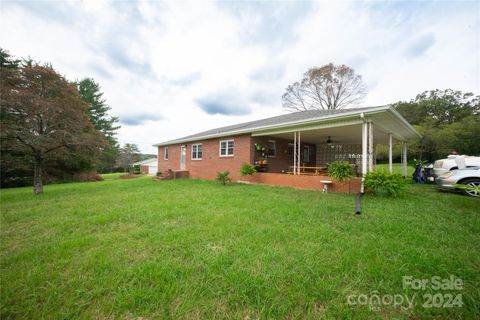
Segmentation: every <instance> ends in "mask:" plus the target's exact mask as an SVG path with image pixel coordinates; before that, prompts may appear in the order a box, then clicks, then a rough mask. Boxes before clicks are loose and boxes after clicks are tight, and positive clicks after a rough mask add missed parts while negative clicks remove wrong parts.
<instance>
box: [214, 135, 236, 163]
mask: <svg viewBox="0 0 480 320" xmlns="http://www.w3.org/2000/svg"><path fill="white" fill-rule="evenodd" d="M223 142H225V144H226V145H225V154H223V155H222V143H223ZM230 142H231V143H232V144H233V147H232V148H231V149H233V153H232V154H228V149H230V148H229V144H230ZM218 155H219V156H220V157H222V158H223V157H233V156H234V155H235V140H234V139H227V140H220V142H219V143H218Z"/></svg>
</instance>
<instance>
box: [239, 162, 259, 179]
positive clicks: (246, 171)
mask: <svg viewBox="0 0 480 320" xmlns="http://www.w3.org/2000/svg"><path fill="white" fill-rule="evenodd" d="M255 172H257V170H256V169H255V167H254V166H252V165H251V164H249V163H244V164H243V165H242V167H241V168H240V174H241V175H242V176H253V175H254V174H255Z"/></svg>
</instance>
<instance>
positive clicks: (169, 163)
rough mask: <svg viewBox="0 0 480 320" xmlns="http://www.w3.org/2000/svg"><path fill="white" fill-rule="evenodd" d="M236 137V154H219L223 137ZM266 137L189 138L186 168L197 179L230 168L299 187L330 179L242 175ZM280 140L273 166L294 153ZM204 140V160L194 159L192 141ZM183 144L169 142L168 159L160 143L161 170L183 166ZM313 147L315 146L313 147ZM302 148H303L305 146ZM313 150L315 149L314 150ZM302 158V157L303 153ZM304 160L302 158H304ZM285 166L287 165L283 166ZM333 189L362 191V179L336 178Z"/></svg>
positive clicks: (234, 174)
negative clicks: (340, 181) (349, 180)
mask: <svg viewBox="0 0 480 320" xmlns="http://www.w3.org/2000/svg"><path fill="white" fill-rule="evenodd" d="M228 139H234V141H235V155H234V156H232V157H220V155H219V144H220V140H228ZM267 141H268V138H267V137H262V138H259V137H253V138H252V137H251V136H250V135H247V134H246V135H240V136H234V137H228V138H218V139H209V140H203V141H196V142H188V143H185V144H184V145H186V146H187V155H186V161H185V170H188V171H189V176H190V177H191V178H194V179H210V180H212V179H215V178H216V176H217V172H220V171H226V170H228V171H230V177H231V178H232V180H234V181H237V180H241V181H249V182H253V183H263V184H268V185H274V186H288V187H293V188H298V189H309V190H322V189H323V184H322V183H321V182H320V180H331V181H332V179H331V178H330V177H328V176H307V175H301V176H294V175H290V174H282V173H260V172H259V173H256V174H255V175H253V176H249V177H243V176H241V175H240V167H241V166H242V164H244V163H252V164H253V160H254V155H255V151H254V143H261V144H262V145H264V146H267V143H266V142H267ZM276 141H277V158H268V161H269V166H270V168H269V169H270V170H271V171H272V170H278V171H277V172H280V171H281V170H286V169H288V166H289V165H290V162H289V159H290V157H292V156H291V155H288V153H285V152H284V151H285V148H288V142H289V141H288V140H280V139H276ZM196 143H202V152H203V155H202V160H192V159H191V152H192V149H191V146H192V144H196ZM181 145H182V144H175V145H170V146H168V155H169V157H168V160H164V148H165V147H158V171H159V172H164V171H166V170H168V169H171V170H179V169H180V147H181ZM312 149H314V148H312ZM302 151H303V149H302ZM312 152H313V150H312ZM310 158H311V159H312V162H311V163H309V164H308V165H312V166H313V165H315V154H314V153H312V154H311V155H310ZM302 160H303V157H302ZM302 162H303V161H302ZM285 166H286V169H284V168H285ZM329 188H330V191H332V192H349V190H350V191H351V192H352V193H353V192H355V193H356V192H359V191H360V180H359V179H354V180H352V181H351V182H350V183H348V182H344V183H339V182H334V183H333V184H332V185H331V186H330V187H329Z"/></svg>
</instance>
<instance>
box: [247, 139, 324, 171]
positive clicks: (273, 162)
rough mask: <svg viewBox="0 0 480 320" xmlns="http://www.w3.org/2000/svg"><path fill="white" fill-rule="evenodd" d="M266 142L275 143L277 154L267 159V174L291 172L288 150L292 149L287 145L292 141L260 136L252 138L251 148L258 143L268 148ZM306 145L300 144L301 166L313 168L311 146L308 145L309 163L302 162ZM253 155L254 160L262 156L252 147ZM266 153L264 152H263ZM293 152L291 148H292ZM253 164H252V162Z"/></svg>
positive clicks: (314, 157)
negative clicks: (271, 141) (272, 141)
mask: <svg viewBox="0 0 480 320" xmlns="http://www.w3.org/2000/svg"><path fill="white" fill-rule="evenodd" d="M268 140H274V141H275V143H276V148H277V154H276V156H275V157H268V158H267V161H268V172H277V173H279V172H282V170H284V171H285V172H288V171H292V169H291V168H290V166H293V153H291V154H290V153H289V148H292V147H291V146H290V147H289V145H288V144H289V143H293V140H286V139H278V138H272V137H268V136H262V137H252V146H254V145H255V143H258V144H260V145H262V146H263V147H265V148H266V147H267V146H268ZM305 145H306V144H304V143H302V144H301V154H302V156H301V163H302V165H303V166H309V167H313V166H315V163H316V154H315V153H316V147H315V145H313V144H308V145H309V146H310V161H309V162H304V161H303V160H304V158H303V152H304V151H303V148H304V146H305ZM252 152H253V155H254V158H255V160H256V159H258V158H259V157H261V156H262V153H261V152H258V151H255V148H254V147H253V149H252ZM265 152H266V151H265ZM292 152H293V148H292ZM252 163H253V162H252Z"/></svg>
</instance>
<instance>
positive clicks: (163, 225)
mask: <svg viewBox="0 0 480 320" xmlns="http://www.w3.org/2000/svg"><path fill="white" fill-rule="evenodd" d="M353 205H354V202H353V196H352V195H343V194H333V193H330V194H322V193H320V192H316V191H301V190H293V189H290V188H276V187H267V186H259V185H238V184H234V185H230V186H227V187H223V186H220V185H218V184H216V183H215V182H210V181H195V180H176V181H161V182H155V181H153V180H152V179H151V178H150V177H141V178H138V179H131V180H123V179H116V177H115V176H109V180H105V181H102V182H91V183H71V184H61V185H48V186H46V187H45V194H43V195H42V196H37V197H35V196H33V195H32V191H31V189H30V188H18V189H7V190H2V191H1V250H0V257H1V270H0V272H1V297H0V301H1V314H0V318H1V319H9V318H19V319H21V318H23V319H41V318H52V319H73V318H84V319H137V318H142V319H159V318H161V319H162V318H167V319H177V318H183V319H201V318H202V319H214V318H215V319H224V318H228V319H256V318H262V319H266V318H267V319H285V318H288V319H318V318H322V317H324V318H335V319H340V318H355V319H375V318H384V319H392V318H395V317H396V318H410V319H412V318H415V319H417V318H434V317H437V318H444V319H460V318H471V319H473V318H477V317H478V316H479V314H480V293H479V289H478V288H479V287H480V249H479V248H480V246H479V243H480V216H479V210H478V207H479V205H480V202H479V201H478V199H472V198H467V197H464V196H461V195H457V194H447V193H441V192H438V191H437V190H435V188H434V187H432V186H428V185H423V186H414V185H412V186H411V187H410V188H409V190H408V194H407V195H405V196H403V197H399V198H395V199H391V198H386V197H378V196H377V197H375V196H365V197H364V200H363V215H362V216H361V217H359V216H355V215H354V214H353V211H354V208H353ZM451 275H454V276H456V277H459V278H461V279H463V281H464V283H465V284H464V289H463V290H461V291H458V292H457V291H455V292H454V293H460V294H461V295H462V301H463V307H453V308H423V307H422V303H423V302H424V300H423V294H426V293H437V292H438V291H434V290H432V289H431V288H430V289H427V290H426V291H415V290H412V289H404V288H403V287H402V276H413V277H415V278H420V279H423V278H425V279H430V278H431V277H432V276H440V277H442V278H448V277H449V276H451ZM447 292H448V291H447ZM440 293H442V294H443V293H444V292H443V291H441V292H440ZM352 294H353V295H356V296H358V295H361V294H368V295H370V296H371V295H372V294H379V295H380V296H385V295H387V294H392V295H393V294H402V295H407V296H409V297H410V298H412V297H413V296H414V295H416V300H414V307H413V308H411V309H406V310H404V309H402V308H400V307H394V306H392V305H384V306H380V309H379V310H371V309H370V308H369V307H368V306H366V305H348V304H347V297H348V296H349V295H352ZM405 306H406V304H405Z"/></svg>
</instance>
